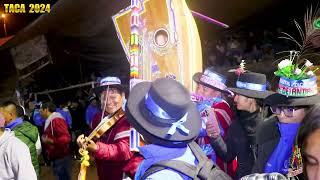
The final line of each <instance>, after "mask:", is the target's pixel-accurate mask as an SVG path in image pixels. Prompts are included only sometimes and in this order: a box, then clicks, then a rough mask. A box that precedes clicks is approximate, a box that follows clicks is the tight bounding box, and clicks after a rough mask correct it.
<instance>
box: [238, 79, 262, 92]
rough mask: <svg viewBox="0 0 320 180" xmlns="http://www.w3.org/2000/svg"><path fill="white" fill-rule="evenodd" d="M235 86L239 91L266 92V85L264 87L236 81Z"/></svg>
mask: <svg viewBox="0 0 320 180" xmlns="http://www.w3.org/2000/svg"><path fill="white" fill-rule="evenodd" d="M236 86H237V88H240V89H248V90H253V91H266V90H267V85H265V84H256V83H248V82H242V81H237V82H236Z"/></svg>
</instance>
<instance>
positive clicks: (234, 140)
mask: <svg viewBox="0 0 320 180" xmlns="http://www.w3.org/2000/svg"><path fill="white" fill-rule="evenodd" d="M262 121H263V116H262V114H261V113H259V112H255V113H248V112H243V111H241V112H240V113H239V115H238V118H237V120H235V121H233V122H232V124H231V125H230V128H229V131H228V134H227V137H226V139H225V141H223V139H222V138H221V137H218V138H216V139H214V138H211V142H210V143H211V146H212V147H213V148H214V150H215V151H216V153H217V154H218V155H219V156H221V158H222V159H224V161H226V162H228V161H231V160H233V159H234V158H235V157H237V161H238V168H237V171H236V176H235V179H240V178H241V177H243V176H245V175H248V174H251V170H252V166H253V164H254V161H255V153H254V152H255V151H254V149H253V145H254V144H255V135H256V128H257V125H258V124H259V123H260V122H262Z"/></svg>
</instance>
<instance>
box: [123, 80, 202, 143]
mask: <svg viewBox="0 0 320 180" xmlns="http://www.w3.org/2000/svg"><path fill="white" fill-rule="evenodd" d="M126 115H127V119H128V122H129V123H130V124H131V125H132V126H133V127H134V128H135V129H136V130H137V131H138V132H139V133H140V134H142V135H143V137H144V138H145V139H146V140H147V141H148V142H149V143H152V144H158V145H162V146H167V147H182V146H186V144H188V143H189V142H191V141H193V140H194V139H195V138H196V137H197V136H198V135H199V132H200V128H201V119H200V115H199V112H198V110H197V108H196V106H195V104H194V103H192V101H191V100H190V94H189V92H188V90H187V89H186V88H185V87H183V86H182V85H181V84H180V83H179V82H177V81H175V80H172V79H168V78H159V79H157V80H155V81H154V82H141V83H139V84H137V85H135V86H134V87H133V89H132V90H131V92H130V96H129V98H128V101H127V104H126Z"/></svg>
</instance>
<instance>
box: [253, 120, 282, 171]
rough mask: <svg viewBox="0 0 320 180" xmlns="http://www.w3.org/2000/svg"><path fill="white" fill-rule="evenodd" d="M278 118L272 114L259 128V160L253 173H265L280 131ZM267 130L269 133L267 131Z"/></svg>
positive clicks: (257, 139) (257, 138)
mask: <svg viewBox="0 0 320 180" xmlns="http://www.w3.org/2000/svg"><path fill="white" fill-rule="evenodd" d="M277 122H278V118H277V117H276V116H271V117H270V118H268V119H266V120H265V121H264V122H263V123H261V124H260V125H259V127H258V130H257V137H256V141H257V160H256V162H255V164H254V166H253V170H252V172H253V173H263V172H264V168H265V165H266V163H267V161H268V160H269V157H270V156H271V154H272V153H273V150H274V149H275V148H276V146H277V144H278V142H279V139H280V132H279V130H278V126H277ZM266 132H267V133H266Z"/></svg>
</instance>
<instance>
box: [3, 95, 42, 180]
mask: <svg viewBox="0 0 320 180" xmlns="http://www.w3.org/2000/svg"><path fill="white" fill-rule="evenodd" d="M0 112H1V113H2V114H3V115H4V118H5V120H6V121H5V128H8V129H10V130H12V131H13V132H14V134H15V136H16V137H17V138H18V139H20V140H21V141H22V142H24V143H25V144H26V145H27V146H28V148H29V152H30V156H31V160H32V164H33V167H34V169H35V171H36V173H37V176H38V177H39V175H40V167H39V160H38V154H37V148H36V144H37V141H38V137H39V132H38V129H37V127H35V126H34V125H32V124H31V123H29V122H28V121H24V120H23V118H22V117H23V114H21V107H20V108H18V105H16V104H15V103H14V102H12V101H6V102H3V103H2V104H1V105H0ZM18 112H19V114H18Z"/></svg>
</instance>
